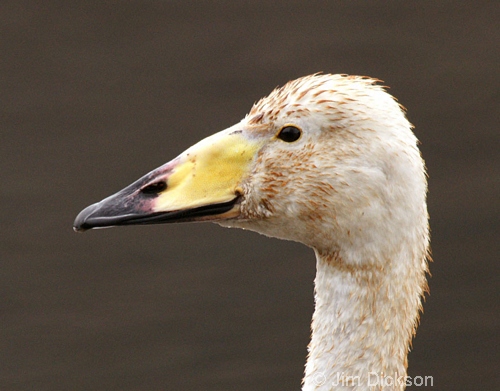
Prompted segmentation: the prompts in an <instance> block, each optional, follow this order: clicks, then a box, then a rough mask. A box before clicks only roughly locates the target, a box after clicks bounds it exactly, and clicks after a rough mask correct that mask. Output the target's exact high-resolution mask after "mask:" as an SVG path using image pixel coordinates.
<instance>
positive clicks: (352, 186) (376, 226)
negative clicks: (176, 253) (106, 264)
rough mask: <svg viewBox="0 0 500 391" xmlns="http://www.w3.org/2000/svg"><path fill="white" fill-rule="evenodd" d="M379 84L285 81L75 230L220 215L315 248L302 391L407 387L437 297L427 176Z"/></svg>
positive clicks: (402, 119) (86, 213)
mask: <svg viewBox="0 0 500 391" xmlns="http://www.w3.org/2000/svg"><path fill="white" fill-rule="evenodd" d="M378 82H379V81H378V80H375V79H371V78H368V77H359V76H348V75H331V74H314V75H310V76H305V77H302V78H299V79H297V80H294V81H291V82H288V83H287V84H286V85H284V86H283V87H281V88H277V89H275V90H274V91H273V92H272V93H271V94H270V95H269V96H267V97H265V98H263V99H261V100H260V101H258V102H257V103H255V104H254V105H253V107H252V109H251V110H250V112H249V113H248V114H247V115H246V116H245V117H244V118H243V119H242V120H241V121H240V122H239V123H237V124H236V125H234V126H231V127H229V128H228V129H226V130H223V131H221V132H218V133H216V134H214V135H212V136H210V137H207V138H205V139H203V140H202V141H200V142H198V143H197V144H195V145H194V146H192V147H190V148H189V149H187V150H186V151H185V152H183V153H182V154H180V155H179V156H178V157H176V158H175V159H173V160H172V161H170V162H168V163H166V164H164V165H163V166H161V167H159V168H157V169H155V170H153V171H151V172H150V173H149V174H147V175H145V176H144V177H142V178H140V179H139V180H137V181H136V182H134V183H132V184H131V185H129V186H128V187H126V188H125V189H123V190H121V191H119V192H118V193H116V194H114V195H112V196H110V197H108V198H106V199H104V200H102V201H101V202H98V203H96V204H93V205H91V206H89V207H87V208H85V209H84V210H83V211H82V212H80V214H79V215H78V216H77V218H76V220H75V223H74V229H75V230H76V231H84V230H87V229H91V228H100V227H109V226H117V225H132V224H157V223H172V222H188V221H211V222H216V223H218V224H220V225H222V226H225V227H237V228H243V229H248V230H252V231H256V232H259V233H261V234H264V235H268V236H272V237H277V238H281V239H287V240H292V241H297V242H301V243H304V244H305V245H307V246H309V247H311V248H312V249H313V250H314V252H315V255H316V268H317V274H316V277H315V280H314V284H315V310H314V314H313V318H312V325H311V341H310V344H309V346H308V352H309V354H308V358H307V363H306V366H305V374H304V378H303V384H302V390H304V391H311V390H321V391H326V390H333V389H335V390H368V389H369V390H374V389H376V390H389V389H390V390H403V389H404V388H405V384H406V383H407V382H406V379H408V378H407V377H406V374H407V372H406V371H407V355H408V352H409V349H410V345H411V340H412V337H413V335H414V334H415V331H416V327H417V324H418V321H419V314H420V311H421V308H422V304H421V303H422V297H423V294H424V293H425V292H426V290H427V281H426V275H427V272H428V259H429V225H428V213H427V205H426V196H427V180H426V171H425V164H424V161H423V159H422V157H421V154H420V152H419V149H418V147H417V144H418V141H417V139H416V137H415V135H414V134H413V132H412V125H411V124H410V123H409V122H408V120H407V119H406V116H405V113H404V109H403V108H402V107H401V106H400V105H399V104H398V103H397V102H396V100H395V99H394V98H393V97H392V96H391V95H390V94H388V93H387V92H386V90H385V89H384V88H383V87H382V86H380V85H379V84H378Z"/></svg>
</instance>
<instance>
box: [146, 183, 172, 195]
mask: <svg viewBox="0 0 500 391" xmlns="http://www.w3.org/2000/svg"><path fill="white" fill-rule="evenodd" d="M166 188H167V184H166V183H165V182H163V181H161V182H156V183H151V184H150V185H147V186H146V187H143V188H142V189H141V193H143V194H158V193H161V192H162V191H163V190H165V189H166Z"/></svg>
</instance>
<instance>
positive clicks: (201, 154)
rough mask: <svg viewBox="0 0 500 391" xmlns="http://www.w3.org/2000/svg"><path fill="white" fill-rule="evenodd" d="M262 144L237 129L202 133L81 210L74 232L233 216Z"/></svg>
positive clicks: (237, 209)
mask: <svg viewBox="0 0 500 391" xmlns="http://www.w3.org/2000/svg"><path fill="white" fill-rule="evenodd" d="M261 146H262V143H260V142H259V141H258V140H252V139H248V138H247V137H245V136H244V135H243V133H242V131H241V130H238V129H237V128H236V127H232V128H229V129H227V130H225V131H222V132H219V133H216V134H214V135H213V136H210V137H207V138H206V139H204V140H202V141H200V142H199V143H197V144H195V145H194V146H192V147H191V148H189V149H187V150H186V151H185V152H184V153H182V154H181V155H180V156H178V157H177V158H175V159H174V160H172V161H170V162H169V163H166V164H164V165H163V166H161V167H159V168H157V169H156V170H153V171H151V172H150V173H149V174H147V175H145V176H144V177H142V178H140V179H139V180H137V181H136V182H134V183H132V184H131V185H129V186H127V187H126V188H125V189H123V190H121V191H119V192H118V193H116V194H114V195H112V196H110V197H108V198H105V199H104V200H102V201H101V202H98V203H96V204H93V205H90V206H89V207H87V208H85V209H84V210H82V211H81V212H80V214H79V215H78V216H77V217H76V220H75V223H74V230H75V231H85V230H88V229H92V228H105V227H112V226H117V225H136V224H161V223H173V222H185V221H220V220H225V219H231V218H236V217H238V216H239V213H240V203H239V201H240V199H241V196H242V194H243V191H242V188H241V184H242V182H243V181H244V179H245V178H246V177H247V175H248V173H249V172H250V170H251V167H252V162H253V161H254V159H255V156H256V155H257V151H258V150H259V149H260V147H261Z"/></svg>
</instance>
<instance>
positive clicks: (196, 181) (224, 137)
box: [153, 128, 261, 212]
mask: <svg viewBox="0 0 500 391" xmlns="http://www.w3.org/2000/svg"><path fill="white" fill-rule="evenodd" d="M260 147H261V143H259V142H258V141H256V140H248V139H247V138H246V137H244V136H243V135H242V132H241V131H238V130H234V128H229V129H226V130H224V131H222V132H219V133H216V134H214V135H213V136H210V137H207V138H206V139H204V140H201V141H200V142H199V143H197V144H195V145H193V146H192V147H191V148H189V149H187V150H186V151H185V152H184V153H182V154H181V155H180V156H179V162H178V164H177V165H176V166H175V167H174V169H173V171H172V173H171V174H170V175H169V177H168V179H167V188H166V190H165V191H163V192H162V193H161V194H160V195H159V196H158V197H157V198H156V200H155V202H154V207H153V210H154V212H166V211H174V210H183V209H192V208H197V207H201V206H206V205H210V204H219V203H223V202H228V201H231V200H233V199H234V198H236V197H237V195H238V194H237V188H238V186H239V185H240V184H241V182H242V180H243V179H244V178H245V176H246V175H247V174H248V172H249V170H250V169H251V164H252V162H253V160H254V158H255V156H256V154H257V151H258V149H259V148H260Z"/></svg>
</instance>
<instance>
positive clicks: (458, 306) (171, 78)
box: [0, 0, 500, 391]
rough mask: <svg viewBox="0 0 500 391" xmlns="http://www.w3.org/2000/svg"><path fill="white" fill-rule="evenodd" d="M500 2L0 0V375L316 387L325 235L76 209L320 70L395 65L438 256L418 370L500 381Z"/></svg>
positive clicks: (453, 384)
mask: <svg viewBox="0 0 500 391" xmlns="http://www.w3.org/2000/svg"><path fill="white" fill-rule="evenodd" d="M499 20H500V6H499V3H498V2H496V1H470V2H450V1H438V2H430V1H427V2H387V1H370V2H366V1H344V2H338V1H330V2H328V1H310V2H306V1H253V2H249V1H248V2H247V1H214V2H199V3H196V2H184V1H159V0H158V1H146V0H143V1H132V0H130V1H88V0H87V1H22V0H16V1H14V0H3V1H2V2H1V3H0V100H1V105H0V135H1V140H0V172H1V184H0V202H1V212H0V215H1V218H0V258H1V259H0V390H1V391H17V390H35V391H42V390H123V391H125V390H127V391H128V390H214V391H215V390H241V391H245V390H298V389H299V388H300V380H301V376H302V371H303V364H304V362H305V356H306V345H307V343H308V339H309V323H310V318H311V314H312V311H313V278H314V274H315V262H314V255H313V253H312V251H311V250H309V249H307V248H306V247H304V246H301V245H299V244H295V243H289V242H283V241H278V240H273V239H268V238H265V237H263V236H260V235H258V234H254V233H250V232H243V231H238V230H228V229H223V228H220V227H218V226H216V225H210V224H191V225H189V224H187V225H172V226H156V227H130V228H121V229H112V230H104V231H92V232H89V233H86V234H84V235H77V234H75V233H73V231H72V229H71V225H72V222H73V219H74V217H75V216H76V214H77V213H78V212H79V211H80V209H82V208H83V207H84V206H86V205H88V204H90V203H92V202H95V201H97V200H100V199H101V198H103V197H104V196H107V195H109V194H111V193H113V192H115V191H116V190H119V189H121V188H122V187H123V186H125V185H127V184H129V183H130V182H131V181H133V180H135V179H136V178H138V177H139V176H141V175H142V174H144V173H146V172H147V171H149V170H150V169H152V168H155V167H157V166H158V165H160V164H162V163H164V162H165V161H167V160H170V159H171V158H173V157H175V156H176V155H177V154H178V153H179V152H181V151H182V150H184V149H185V148H186V147H188V146H190V145H191V144H193V143H194V142H196V141H197V140H199V139H200V138H202V137H204V136H207V135H209V134H211V133H214V132H216V131H218V130H221V129H224V128H226V127H228V126H230V125H232V124H233V123H235V122H237V121H239V120H240V119H241V118H242V117H243V116H244V114H245V113H246V112H247V111H248V110H249V109H250V107H251V105H252V103H253V102H254V101H256V100H258V99H259V98H260V97H262V96H264V95H266V94H268V93H269V92H270V91H271V90H272V89H273V88H274V87H275V86H277V85H281V84H283V83H285V82H287V81H288V80H290V79H294V78H296V77H299V76H303V75H306V74H310V73H314V72H318V71H324V72H330V73H351V74H360V75H369V76H373V77H377V78H379V79H382V80H384V81H385V84H386V85H389V86H391V89H390V91H391V92H392V93H393V94H394V95H395V96H397V97H398V99H399V100H400V102H401V103H402V104H403V105H405V106H406V107H407V108H408V116H409V118H410V120H411V121H412V122H413V123H414V124H415V126H416V130H415V132H416V134H417V136H418V137H419V139H420V140H421V142H422V145H421V149H422V152H423V155H424V157H425V159H426V161H427V165H428V169H429V174H430V179H429V181H430V195H429V210H430V214H431V217H432V219H431V225H432V247H433V255H434V260H435V261H434V263H433V264H432V265H431V271H432V278H431V279H430V288H431V294H430V296H429V297H428V298H427V301H426V303H425V313H424V315H423V317H422V321H421V325H420V328H419V330H418V333H417V337H416V339H415V341H414V348H413V351H412V352H411V354H410V356H409V362H410V369H409V374H410V375H412V376H417V375H425V376H433V377H434V388H432V389H437V390H453V391H459V390H483V391H486V390H497V389H498V387H499V369H500V359H499V353H498V348H499V342H500V338H499V334H500V333H499V329H500V327H499V326H500V323H499V295H498V288H499V267H498V264H499V262H498V250H499V241H500V240H499V239H500V235H499V234H500V219H499V215H500V213H499V212H500V210H499V209H500V207H499V205H500V203H499V198H500V197H499V194H500V191H499V190H500V186H499V182H500V159H499V151H500V138H499V132H498V130H499V119H500V118H499V114H498V113H499V107H500V94H499V91H500V83H499V76H498V73H499V68H500V55H499V42H500V28H499V25H500V23H499ZM411 389H418V388H416V387H412V388H411Z"/></svg>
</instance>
